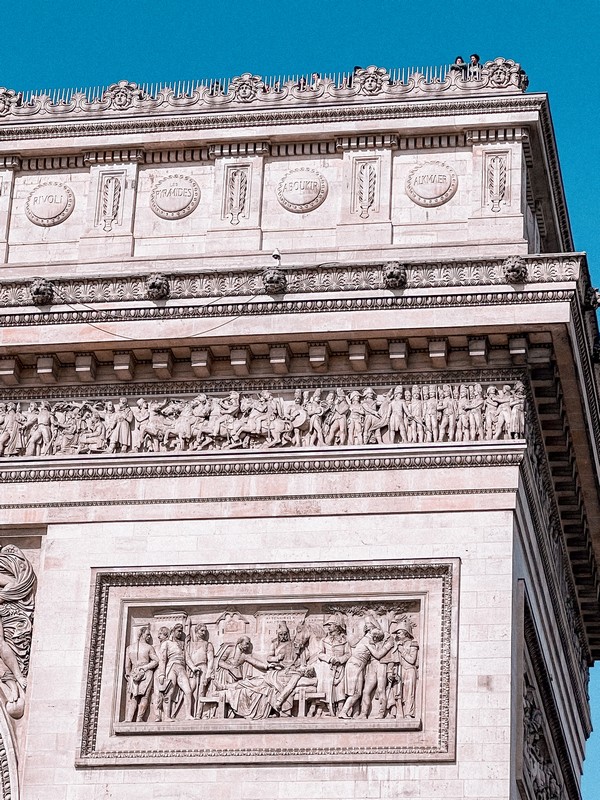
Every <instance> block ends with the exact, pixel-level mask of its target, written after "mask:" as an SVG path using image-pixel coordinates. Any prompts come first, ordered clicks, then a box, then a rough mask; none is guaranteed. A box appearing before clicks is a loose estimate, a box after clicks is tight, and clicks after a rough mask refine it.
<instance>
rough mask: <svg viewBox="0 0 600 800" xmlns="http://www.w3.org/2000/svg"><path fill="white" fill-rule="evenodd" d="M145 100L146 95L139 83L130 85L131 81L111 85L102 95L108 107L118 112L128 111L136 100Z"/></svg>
mask: <svg viewBox="0 0 600 800" xmlns="http://www.w3.org/2000/svg"><path fill="white" fill-rule="evenodd" d="M144 98H145V94H144V92H143V90H142V89H140V87H139V86H138V85H137V83H129V81H119V82H118V83H113V84H111V85H110V86H109V87H108V89H107V90H106V91H105V92H104V94H103V95H102V100H103V101H104V102H105V103H106V104H107V107H108V108H114V109H116V110H117V111H127V109H128V108H131V106H132V105H133V104H134V102H135V101H136V100H143V99H144Z"/></svg>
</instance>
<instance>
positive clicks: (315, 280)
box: [0, 253, 585, 307]
mask: <svg viewBox="0 0 600 800" xmlns="http://www.w3.org/2000/svg"><path fill="white" fill-rule="evenodd" d="M584 258H585V256H583V255H581V254H577V253H573V254H558V255H547V256H546V255H544V256H539V255H535V256H524V257H523V261H524V263H525V266H526V270H527V274H526V280H525V283H527V284H539V283H556V282H563V281H573V280H576V279H577V278H578V277H579V275H580V274H581V265H582V262H583V260H584ZM504 261H505V259H503V258H487V259H462V260H448V261H434V262H424V261H419V262H409V261H407V262H404V263H403V266H404V268H405V269H406V284H405V286H404V287H403V288H405V289H432V288H441V287H454V286H456V287H462V286H501V285H506V274H505V270H504ZM281 269H282V271H283V272H284V274H285V278H286V287H287V288H286V294H287V295H291V294H313V293H317V292H318V293H322V292H336V293H339V292H358V291H365V290H377V289H385V288H386V279H385V275H386V269H387V262H380V263H375V264H369V263H366V264H365V263H363V264H360V263H359V264H356V263H346V264H344V263H337V264H323V265H319V266H315V267H285V268H281ZM164 274H165V276H166V277H167V279H168V281H169V295H170V298H171V299H172V300H184V299H186V300H187V299H200V298H205V297H211V298H212V297H236V296H248V295H264V285H263V280H262V275H263V269H262V268H261V267H256V268H255V269H245V270H236V271H233V270H228V271H226V272H225V271H224V272H217V273H215V271H214V270H211V271H210V272H209V271H206V272H196V273H184V274H182V273H176V272H175V273H173V272H169V271H164ZM147 278H148V276H147V275H125V276H123V275H119V276H116V275H107V276H103V277H101V278H83V279H82V278H71V279H64V278H63V279H61V278H57V279H54V278H53V279H52V283H53V286H54V288H55V291H56V295H57V298H59V299H60V300H62V301H63V302H64V303H114V302H121V301H127V300H131V301H134V300H145V299H147V285H146V281H147ZM29 287H30V281H25V280H23V281H11V282H7V281H0V307H16V306H27V305H31V299H30V293H29Z"/></svg>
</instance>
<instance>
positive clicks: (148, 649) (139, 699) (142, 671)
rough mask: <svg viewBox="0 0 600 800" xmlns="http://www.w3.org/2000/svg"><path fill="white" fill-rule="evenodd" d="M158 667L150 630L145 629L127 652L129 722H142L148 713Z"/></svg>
mask: <svg viewBox="0 0 600 800" xmlns="http://www.w3.org/2000/svg"><path fill="white" fill-rule="evenodd" d="M157 666H158V656H157V655H156V650H155V649H154V647H153V646H152V636H151V634H150V628H148V627H143V628H142V629H141V630H140V632H139V634H138V639H137V642H136V643H135V644H131V645H129V647H128V648H127V650H126V651H125V677H126V678H127V694H128V697H127V707H126V710H125V720H126V721H127V722H142V721H143V720H144V718H145V716H146V712H147V711H148V706H149V704H150V695H151V694H152V684H153V679H154V670H155V669H156V667H157Z"/></svg>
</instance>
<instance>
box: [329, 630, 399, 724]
mask: <svg viewBox="0 0 600 800" xmlns="http://www.w3.org/2000/svg"><path fill="white" fill-rule="evenodd" d="M384 639H385V634H384V632H383V631H382V630H381V628H372V629H371V630H369V631H368V633H365V635H364V636H363V637H362V639H361V640H360V641H359V642H358V644H357V645H356V646H355V647H353V648H352V655H351V656H350V658H349V659H348V661H347V662H346V674H345V682H346V686H345V692H346V700H345V701H344V705H343V706H342V710H341V711H340V714H339V717H340V719H352V712H353V710H354V706H355V705H356V704H357V703H358V702H359V701H361V699H362V694H363V689H364V686H365V673H366V670H367V666H368V664H369V662H370V661H371V659H372V658H376V659H380V658H382V657H383V656H384V655H385V654H386V653H389V651H390V650H391V649H392V647H393V646H394V640H393V638H391V637H390V638H389V639H388V640H387V641H385V642H384ZM381 642H383V644H380V643H381ZM378 645H380V646H379V647H378ZM361 715H362V709H361Z"/></svg>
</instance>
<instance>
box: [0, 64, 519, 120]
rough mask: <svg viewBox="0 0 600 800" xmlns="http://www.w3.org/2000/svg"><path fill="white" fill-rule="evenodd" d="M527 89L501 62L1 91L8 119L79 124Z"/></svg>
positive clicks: (0, 110) (0, 106)
mask: <svg viewBox="0 0 600 800" xmlns="http://www.w3.org/2000/svg"><path fill="white" fill-rule="evenodd" d="M441 76H443V77H441ZM527 84H528V79H527V76H526V74H525V72H524V71H523V70H522V69H521V67H520V65H519V64H516V63H515V62H514V61H511V60H506V59H503V58H497V59H495V60H494V61H488V62H486V63H485V64H483V65H482V66H479V65H478V69H477V73H476V76H473V75H470V74H468V73H467V72H465V73H462V72H461V71H457V70H448V69H445V68H444V67H442V68H441V69H440V70H439V72H438V71H436V70H431V71H429V70H426V74H423V73H422V72H419V71H417V70H404V71H402V72H401V73H400V76H399V78H398V77H395V79H394V80H393V81H391V80H390V74H389V72H388V71H387V70H386V69H384V68H383V67H376V66H369V67H367V68H366V69H357V70H354V72H352V73H347V74H345V75H343V76H340V79H339V80H337V81H336V80H332V79H330V78H319V79H318V80H317V81H315V82H314V83H313V84H306V82H305V81H304V83H302V82H301V81H298V80H287V81H281V80H274V81H268V80H267V81H263V79H262V78H261V77H260V76H258V75H252V74H251V73H249V72H248V73H244V74H243V75H240V76H238V77H235V78H233V79H232V80H231V81H230V82H229V83H228V84H225V86H223V85H222V84H221V83H220V82H215V81H208V82H198V83H195V84H192V85H186V86H185V87H184V88H181V87H175V86H172V87H170V86H161V87H160V88H158V89H157V90H156V91H155V92H154V93H153V94H148V93H146V92H144V91H143V90H142V89H141V88H140V87H139V86H137V85H136V84H135V83H130V82H128V81H119V83H114V84H112V86H110V87H109V88H108V89H107V90H106V91H105V92H104V94H103V95H102V98H100V99H98V97H97V96H96V92H95V91H94V90H93V89H92V90H86V91H82V92H75V91H73V92H67V93H64V92H61V93H57V94H55V95H52V96H49V95H48V94H44V93H40V94H37V95H33V96H32V97H31V98H30V99H29V100H28V102H26V103H24V102H23V101H22V97H21V95H20V94H17V93H15V92H12V91H9V90H7V89H4V90H1V89H0V116H1V115H3V114H4V115H6V114H10V115H11V116H14V117H17V118H20V119H27V118H30V117H33V116H36V115H43V116H55V117H58V118H60V119H61V120H62V121H66V120H71V121H73V120H76V121H77V122H80V121H81V119H82V117H83V118H84V119H85V117H98V116H101V115H102V114H105V113H109V114H110V113H114V112H115V111H117V112H122V111H129V112H130V115H131V116H133V115H147V114H151V113H153V112H158V113H161V112H172V111H176V113H177V114H178V115H181V114H194V113H197V112H198V111H207V112H211V111H214V110H215V109H227V108H231V107H236V106H238V107H239V106H242V107H243V106H246V105H247V104H249V103H254V104H256V106H257V107H260V106H263V107H265V108H273V107H274V106H275V107H278V108H282V107H286V106H287V107H290V106H297V105H298V103H299V102H300V103H302V104H303V105H304V104H305V102H304V101H306V100H309V101H310V102H311V103H313V104H314V105H317V106H318V105H319V104H321V103H322V104H323V105H326V106H329V105H331V104H332V103H334V104H335V103H340V104H344V105H347V104H348V102H349V101H350V102H351V101H353V100H354V99H357V100H358V101H359V102H360V103H362V104H364V102H365V101H367V102H368V101H369V100H371V99H372V100H373V102H377V101H378V100H379V99H380V98H381V99H385V100H390V101H394V100H404V99H406V98H408V97H414V98H418V99H426V98H427V97H432V98H435V99H439V98H442V97H444V96H456V95H457V94H460V95H466V96H468V95H475V94H477V93H481V92H485V91H486V90H488V91H489V90H491V91H492V92H494V93H497V94H502V93H506V94H508V93H515V92H523V91H525V89H526V88H527ZM2 98H3V99H2Z"/></svg>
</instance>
